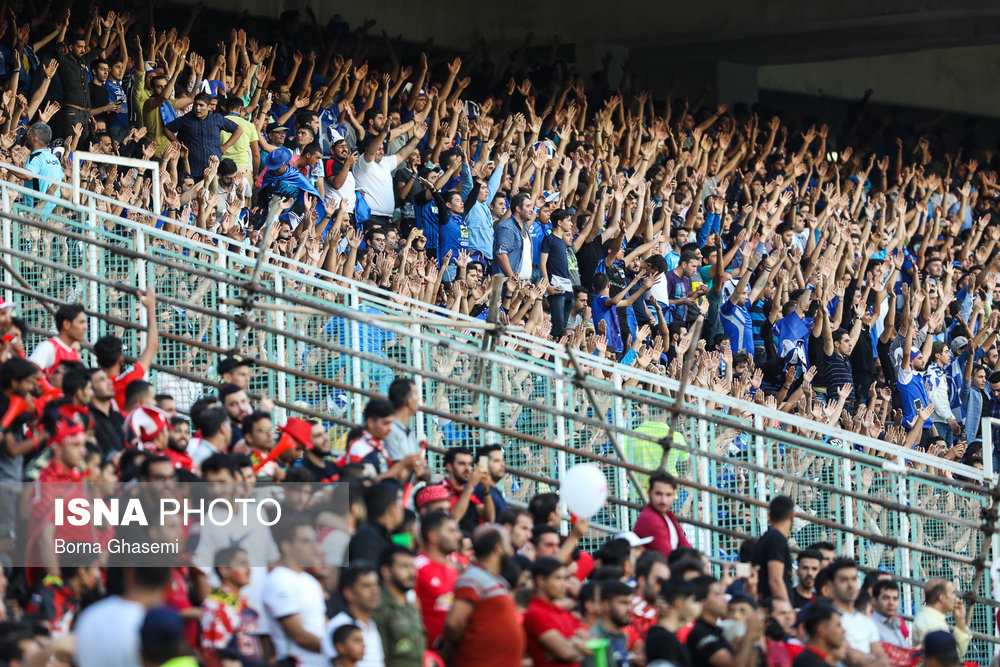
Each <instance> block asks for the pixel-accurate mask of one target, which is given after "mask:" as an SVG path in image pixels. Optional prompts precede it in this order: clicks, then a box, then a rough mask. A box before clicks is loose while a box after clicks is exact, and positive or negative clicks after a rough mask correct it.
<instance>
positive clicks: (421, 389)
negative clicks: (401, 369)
mask: <svg viewBox="0 0 1000 667" xmlns="http://www.w3.org/2000/svg"><path fill="white" fill-rule="evenodd" d="M410 330H411V331H413V335H412V336H410V365H411V366H413V381H414V382H415V383H416V385H417V396H419V397H421V399H422V400H423V401H424V402H425V403H431V404H432V402H431V400H430V398H431V397H430V396H428V395H427V394H426V389H427V383H425V382H424V374H423V373H422V371H423V370H424V353H423V352H424V348H423V345H421V344H420V338H419V337H418V336H419V334H420V325H419V324H417V323H416V322H414V323H413V324H411V325H410ZM432 365H433V364H432ZM424 438H427V440H428V442H429V441H430V438H428V437H427V428H426V425H425V424H424V420H423V419H422V418H420V417H417V442H420V441H421V440H423V439H424Z"/></svg>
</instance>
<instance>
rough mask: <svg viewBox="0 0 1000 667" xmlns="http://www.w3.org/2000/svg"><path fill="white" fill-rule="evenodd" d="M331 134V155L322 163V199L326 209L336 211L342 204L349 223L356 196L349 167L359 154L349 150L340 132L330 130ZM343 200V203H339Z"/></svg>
mask: <svg viewBox="0 0 1000 667" xmlns="http://www.w3.org/2000/svg"><path fill="white" fill-rule="evenodd" d="M331 134H332V136H333V147H332V148H331V151H330V152H331V155H332V156H333V157H331V158H330V159H329V160H327V161H326V162H325V163H324V164H323V176H324V177H325V179H326V182H325V183H324V189H323V192H324V197H323V201H324V204H326V210H327V211H331V212H332V211H336V210H337V208H338V207H340V206H343V207H344V210H345V211H346V213H347V216H348V219H349V220H350V221H351V224H353V223H354V204H355V203H356V196H355V194H354V186H355V184H356V182H355V180H354V173H353V172H352V170H351V167H353V166H354V165H355V163H357V161H358V159H359V158H360V157H361V154H360V153H358V152H357V151H354V152H353V153H352V152H351V149H350V147H349V146H348V145H347V139H345V138H344V136H343V135H342V134H340V132H337V131H336V130H331ZM341 202H343V204H341Z"/></svg>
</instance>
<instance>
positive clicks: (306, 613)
mask: <svg viewBox="0 0 1000 667" xmlns="http://www.w3.org/2000/svg"><path fill="white" fill-rule="evenodd" d="M262 597H263V600H264V619H265V622H266V623H267V626H268V629H269V630H270V634H271V643H272V644H274V651H275V655H276V657H277V658H278V659H281V658H285V657H288V656H292V657H293V658H295V660H296V662H297V664H298V665H301V666H302V667H327V666H328V665H329V664H330V661H329V660H327V659H326V658H324V657H323V656H322V655H321V654H319V653H313V652H311V651H307V650H305V649H304V648H302V647H301V646H299V645H298V644H296V643H295V642H293V641H292V640H291V639H289V638H288V637H287V636H286V635H285V631H284V630H283V629H282V627H281V623H280V622H279V621H280V620H281V619H283V618H287V617H289V616H292V615H293V614H298V615H299V620H300V621H301V622H302V627H303V629H305V630H307V631H308V632H311V633H312V634H314V635H316V636H317V637H320V638H321V639H322V638H323V629H324V627H325V626H326V603H325V602H324V601H323V587H322V586H321V585H320V583H319V582H318V581H316V578H315V577H313V576H312V575H311V574H309V573H308V572H296V571H295V570H290V569H288V568H287V567H284V566H282V565H279V566H278V567H276V568H274V569H273V570H271V572H270V573H268V575H267V579H266V580H265V581H264V591H263V595H262Z"/></svg>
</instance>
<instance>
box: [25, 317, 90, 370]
mask: <svg viewBox="0 0 1000 667" xmlns="http://www.w3.org/2000/svg"><path fill="white" fill-rule="evenodd" d="M55 320H56V330H57V331H58V332H59V334H58V335H57V336H55V337H54V338H49V339H48V340H43V341H42V342H41V343H39V344H38V346H37V347H36V348H35V350H34V351H33V352H32V353H31V356H30V357H28V361H30V362H31V363H33V364H35V365H36V366H38V367H39V368H41V369H42V370H43V371H45V374H46V375H51V374H52V370H53V369H54V368H55V367H56V366H58V365H59V364H60V363H61V362H63V361H80V353H79V349H80V341H82V340H83V339H84V338H86V336H87V315H86V314H85V313H84V312H83V306H81V305H80V304H78V303H68V304H65V305H62V306H59V309H58V310H57V311H56V315H55Z"/></svg>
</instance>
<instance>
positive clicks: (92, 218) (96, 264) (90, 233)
mask: <svg viewBox="0 0 1000 667" xmlns="http://www.w3.org/2000/svg"><path fill="white" fill-rule="evenodd" d="M97 225H98V220H97V209H96V208H94V200H92V199H91V200H90V206H88V207H87V230H86V231H85V234H86V236H87V237H88V238H90V239H93V238H95V237H96V236H97ZM7 247H10V246H7ZM86 250H87V271H88V272H89V273H90V274H91V275H93V276H99V275H101V268H100V259H99V257H98V254H97V253H98V250H97V245H95V244H93V243H88V244H87V248H86ZM88 283H89V284H90V285H89V289H88V290H87V291H88V294H87V303H88V304H89V306H90V307H91V308H93V309H95V312H96V309H97V305H98V304H99V303H100V300H99V299H100V296H99V294H98V284H97V281H96V280H90V281H88ZM140 310H144V309H140ZM89 326H90V331H91V332H93V333H92V334H91V335H94V333H96V332H98V331H100V330H101V328H100V327H101V320H100V319H99V318H98V317H97V316H96V315H91V316H90V324H89Z"/></svg>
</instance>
